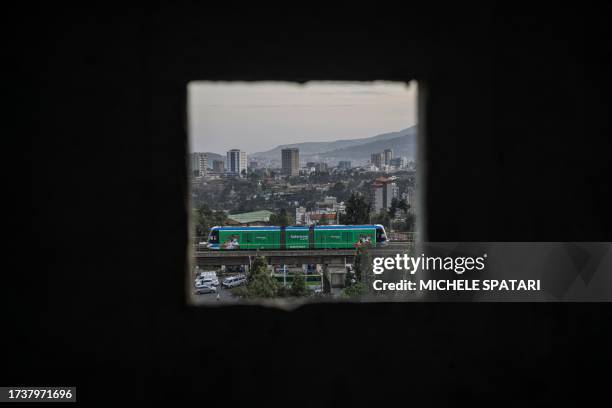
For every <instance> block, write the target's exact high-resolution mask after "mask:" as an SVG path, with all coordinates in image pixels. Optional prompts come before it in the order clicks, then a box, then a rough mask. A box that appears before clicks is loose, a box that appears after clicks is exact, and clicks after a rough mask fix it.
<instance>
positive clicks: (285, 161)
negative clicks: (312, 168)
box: [281, 147, 300, 176]
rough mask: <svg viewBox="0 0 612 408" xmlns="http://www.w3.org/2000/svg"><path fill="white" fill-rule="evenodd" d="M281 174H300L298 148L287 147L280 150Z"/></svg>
mask: <svg viewBox="0 0 612 408" xmlns="http://www.w3.org/2000/svg"><path fill="white" fill-rule="evenodd" d="M281 159H282V170H281V172H282V174H284V175H287V176H298V175H299V174H300V149H297V148H294V147H292V148H287V149H283V150H282V152H281Z"/></svg>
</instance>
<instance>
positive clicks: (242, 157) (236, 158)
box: [225, 149, 247, 175]
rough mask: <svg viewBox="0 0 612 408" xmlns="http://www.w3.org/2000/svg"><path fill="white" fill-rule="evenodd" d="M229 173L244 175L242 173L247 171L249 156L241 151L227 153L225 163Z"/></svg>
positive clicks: (235, 150) (234, 150)
mask: <svg viewBox="0 0 612 408" xmlns="http://www.w3.org/2000/svg"><path fill="white" fill-rule="evenodd" d="M225 166H226V168H227V172H228V173H233V174H237V175H242V171H243V170H244V171H245V172H246V171H247V154H246V152H243V151H241V150H240V149H232V150H230V151H229V152H227V161H226V162H225Z"/></svg>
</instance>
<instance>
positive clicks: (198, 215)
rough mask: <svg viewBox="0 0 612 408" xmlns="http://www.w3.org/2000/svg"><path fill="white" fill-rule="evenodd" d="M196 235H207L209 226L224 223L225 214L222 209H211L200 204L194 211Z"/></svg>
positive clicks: (225, 219) (225, 220)
mask: <svg viewBox="0 0 612 408" xmlns="http://www.w3.org/2000/svg"><path fill="white" fill-rule="evenodd" d="M194 217H195V229H196V235H197V236H199V237H204V236H207V235H208V233H209V231H210V228H211V227H214V226H216V225H224V224H225V223H226V222H227V215H225V213H224V212H223V211H214V210H211V209H210V208H209V207H208V206H207V205H206V204H202V205H201V206H200V207H199V208H197V209H196V210H195V211H194Z"/></svg>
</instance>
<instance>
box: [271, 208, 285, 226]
mask: <svg viewBox="0 0 612 408" xmlns="http://www.w3.org/2000/svg"><path fill="white" fill-rule="evenodd" d="M269 222H270V224H272V225H278V226H281V227H286V226H287V225H289V216H288V215H287V210H286V209H284V208H281V210H280V213H279V214H272V215H271V216H270V221H269Z"/></svg>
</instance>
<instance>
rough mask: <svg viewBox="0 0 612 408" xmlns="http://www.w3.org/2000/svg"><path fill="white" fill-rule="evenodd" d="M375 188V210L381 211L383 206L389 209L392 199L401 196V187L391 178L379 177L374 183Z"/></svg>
mask: <svg viewBox="0 0 612 408" xmlns="http://www.w3.org/2000/svg"><path fill="white" fill-rule="evenodd" d="M372 187H373V188H374V211H375V212H379V211H380V210H382V209H383V208H384V209H386V210H388V209H389V208H390V207H391V201H392V200H393V199H394V198H398V197H399V188H398V187H397V184H395V183H394V182H393V181H391V179H384V178H378V179H376V181H375V182H374V183H373V184H372Z"/></svg>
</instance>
